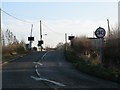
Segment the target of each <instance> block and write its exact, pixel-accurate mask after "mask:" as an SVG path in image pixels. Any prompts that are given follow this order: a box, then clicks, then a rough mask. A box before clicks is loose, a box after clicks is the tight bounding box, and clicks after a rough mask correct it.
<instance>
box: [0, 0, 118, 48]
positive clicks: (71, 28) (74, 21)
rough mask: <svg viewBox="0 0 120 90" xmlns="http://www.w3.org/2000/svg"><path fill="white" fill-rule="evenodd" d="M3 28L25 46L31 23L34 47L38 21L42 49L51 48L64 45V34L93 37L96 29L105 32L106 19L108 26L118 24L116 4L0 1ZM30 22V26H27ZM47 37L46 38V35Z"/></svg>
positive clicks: (36, 40) (36, 38)
mask: <svg viewBox="0 0 120 90" xmlns="http://www.w3.org/2000/svg"><path fill="white" fill-rule="evenodd" d="M113 1H114V0H113ZM2 10H4V11H5V12H7V13H9V14H10V15H13V16H15V17H17V18H19V19H22V20H25V21H27V22H22V21H19V20H17V19H15V18H12V17H10V16H8V15H6V14H5V13H3V12H2V29H3V30H4V31H5V30H6V29H10V30H11V31H12V32H13V33H14V34H15V35H16V37H17V38H18V39H19V40H21V39H23V40H24V41H25V42H26V43H28V41H27V37H28V36H30V29H31V24H33V36H34V37H35V41H34V42H33V46H37V42H38V40H39V21H40V20H41V21H42V32H43V40H44V42H45V43H44V46H50V47H53V46H55V45H56V44H57V43H59V42H63V43H64V42H65V40H64V34H65V33H67V34H68V35H71V34H72V35H75V36H80V35H85V36H87V37H93V31H95V30H96V29H97V28H98V27H99V26H100V27H103V28H104V29H105V30H106V31H107V19H109V20H110V25H111V27H114V26H115V25H116V24H117V22H118V2H7V1H6V2H2ZM28 22H29V23H28ZM45 34H47V35H45Z"/></svg>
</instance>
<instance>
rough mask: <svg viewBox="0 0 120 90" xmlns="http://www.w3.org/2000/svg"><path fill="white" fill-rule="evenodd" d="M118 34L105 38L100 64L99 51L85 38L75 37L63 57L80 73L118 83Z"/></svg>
mask: <svg viewBox="0 0 120 90" xmlns="http://www.w3.org/2000/svg"><path fill="white" fill-rule="evenodd" d="M114 32H115V31H114ZM116 32H117V30H116ZM116 34H117V35H118V37H116ZM119 34H120V33H111V37H106V38H105V42H104V43H103V47H102V49H103V53H102V56H103V62H102V63H101V62H100V55H99V51H98V50H97V49H96V48H95V47H94V46H93V45H92V43H91V41H90V40H89V39H88V38H86V37H77V38H74V39H73V40H71V45H70V46H69V47H67V50H66V51H65V57H66V59H67V60H69V61H70V62H72V63H73V65H74V66H75V67H76V68H77V69H79V70H80V71H82V72H85V73H88V74H91V75H94V76H97V77H100V78H104V79H108V80H112V81H115V82H119V83H120V46H119V45H120V36H119Z"/></svg>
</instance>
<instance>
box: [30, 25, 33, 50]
mask: <svg viewBox="0 0 120 90" xmlns="http://www.w3.org/2000/svg"><path fill="white" fill-rule="evenodd" d="M32 29H33V24H32V26H31V34H30V37H32ZM30 50H32V40H30Z"/></svg>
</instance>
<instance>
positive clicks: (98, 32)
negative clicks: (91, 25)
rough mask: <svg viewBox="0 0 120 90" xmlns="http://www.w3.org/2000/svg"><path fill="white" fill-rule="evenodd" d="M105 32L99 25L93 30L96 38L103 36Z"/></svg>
mask: <svg viewBox="0 0 120 90" xmlns="http://www.w3.org/2000/svg"><path fill="white" fill-rule="evenodd" d="M105 34H106V31H105V29H104V28H101V27H99V28H97V29H96V31H95V35H96V37H97V38H103V37H104V36H105Z"/></svg>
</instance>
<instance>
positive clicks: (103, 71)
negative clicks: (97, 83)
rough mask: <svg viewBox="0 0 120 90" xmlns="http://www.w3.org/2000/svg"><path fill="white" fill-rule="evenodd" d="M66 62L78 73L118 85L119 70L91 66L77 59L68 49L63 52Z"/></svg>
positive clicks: (119, 79)
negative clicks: (78, 71) (71, 64)
mask: <svg viewBox="0 0 120 90" xmlns="http://www.w3.org/2000/svg"><path fill="white" fill-rule="evenodd" d="M64 53H65V57H66V60H68V61H70V62H71V63H73V65H74V66H75V67H76V68H77V69H78V70H80V71H82V72H84V73H87V74H89V75H93V76H96V77H99V78H102V79H106V80H110V81H114V82H117V83H120V70H119V69H116V68H111V67H109V68H105V67H103V66H100V65H92V64H90V63H89V62H87V61H85V60H84V58H83V57H78V56H77V53H76V52H75V51H74V50H71V49H68V50H67V51H65V52H64Z"/></svg>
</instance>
